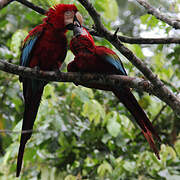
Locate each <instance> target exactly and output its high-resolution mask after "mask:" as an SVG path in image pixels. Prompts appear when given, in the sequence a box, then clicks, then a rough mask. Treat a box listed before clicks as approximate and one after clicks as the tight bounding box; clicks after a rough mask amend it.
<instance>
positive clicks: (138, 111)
mask: <svg viewBox="0 0 180 180" xmlns="http://www.w3.org/2000/svg"><path fill="white" fill-rule="evenodd" d="M113 93H114V94H115V95H116V96H117V97H118V99H119V100H120V101H121V102H122V103H123V104H124V105H125V107H126V108H127V109H128V110H129V111H130V112H131V114H132V115H133V116H134V118H135V120H136V122H137V124H138V125H139V126H140V128H141V130H142V132H143V134H144V136H145V138H146V140H147V141H148V143H149V145H150V147H151V149H152V150H153V151H154V153H155V154H156V156H157V158H158V159H160V156H159V152H158V149H157V148H156V145H155V142H154V139H153V135H154V136H155V137H156V139H157V140H159V141H160V137H159V136H158V134H157V132H156V131H155V129H154V127H153V125H152V123H151V122H150V120H149V119H148V117H147V116H146V114H145V112H144V111H143V109H142V108H141V107H140V105H139V104H138V102H137V100H136V98H135V97H134V95H133V94H132V93H131V91H130V89H129V88H126V89H120V90H113Z"/></svg>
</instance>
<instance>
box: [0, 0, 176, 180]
mask: <svg viewBox="0 0 180 180" xmlns="http://www.w3.org/2000/svg"><path fill="white" fill-rule="evenodd" d="M32 2H33V3H35V4H36V5H39V6H41V7H43V8H44V9H48V8H49V7H50V6H52V5H54V4H56V3H74V4H76V6H77V7H78V9H79V11H80V13H81V14H83V17H84V24H85V25H86V26H87V27H89V28H91V27H92V25H93V21H92V19H91V18H90V16H89V15H88V13H87V11H86V10H85V9H84V8H83V7H82V6H81V5H80V3H78V1H75V0H71V1H70V0H63V1H61V0H32ZM91 2H92V3H93V5H94V6H95V8H96V9H97V11H98V12H99V13H100V14H101V17H102V21H103V23H104V24H105V26H106V27H107V28H108V29H109V30H110V31H112V32H114V31H115V30H116V28H117V27H120V33H119V34H121V35H126V36H134V37H171V36H173V37H179V35H180V31H177V30H176V31H175V30H174V29H172V28H171V27H170V26H168V25H166V24H165V23H163V22H161V21H159V20H158V19H156V18H155V17H153V16H151V15H147V14H146V12H145V11H144V9H143V8H142V7H141V6H140V5H139V4H138V3H137V2H136V1H132V0H128V1H124V0H117V1H116V0H92V1H91ZM149 2H150V3H151V4H152V5H153V6H154V7H156V8H160V10H161V12H163V13H165V15H166V16H169V15H170V16H172V17H176V16H179V15H180V6H179V3H180V1H179V0H171V1H168V0H156V1H153V0H151V1H149ZM43 17H44V16H42V15H40V14H37V13H36V12H34V11H32V10H30V9H28V8H27V7H25V6H23V5H21V4H19V3H17V2H13V3H11V4H10V5H9V6H7V7H6V8H4V9H2V10H0V59H3V60H7V61H8V62H11V63H14V64H19V56H20V47H21V44H22V41H23V39H24V38H25V36H26V35H27V34H28V31H29V30H31V29H32V28H33V27H35V26H36V25H37V24H39V23H41V22H42V19H43ZM71 37H72V32H68V40H70V39H71ZM94 39H95V42H96V44H97V45H105V46H107V47H109V48H112V49H113V50H114V51H115V52H117V50H116V49H114V47H113V46H112V45H111V44H110V43H109V42H108V41H107V40H105V39H102V38H98V37H94ZM125 45H126V46H127V47H128V48H130V49H131V50H132V51H133V52H134V53H135V54H136V55H137V56H138V57H139V58H141V59H142V60H143V61H144V62H145V63H146V64H147V66H148V67H149V68H150V69H151V70H152V71H153V72H154V73H156V74H158V76H159V78H160V79H161V80H162V81H163V82H164V83H165V84H166V85H167V87H168V88H169V89H170V90H171V91H173V92H174V93H175V94H178V93H179V90H180V80H179V79H180V71H179V68H180V45H177V44H171V45H145V44H144V45H130V44H125ZM117 54H118V55H119V56H120V57H121V59H122V61H123V63H124V66H125V68H126V70H127V72H128V74H129V75H130V76H137V77H143V76H142V74H141V73H140V72H139V71H138V70H137V69H136V68H135V67H133V66H132V64H131V63H129V62H128V60H127V59H125V58H124V57H123V56H122V55H121V54H120V53H119V52H117ZM71 60H73V55H72V53H71V52H70V51H68V54H67V57H66V60H65V63H64V65H63V68H62V70H63V71H64V72H66V65H67V64H68V63H69V62H70V61H71ZM133 93H134V94H135V96H136V97H137V99H138V101H139V103H140V104H141V106H142V107H143V109H144V110H145V111H146V112H147V114H148V116H149V118H150V119H151V120H152V122H153V125H154V126H155V127H156V129H157V131H158V133H159V134H160V136H161V139H162V145H161V146H160V149H161V150H160V156H161V160H160V161H158V160H157V159H156V157H155V155H154V154H153V153H152V151H151V150H150V147H149V145H148V143H147V142H146V140H145V138H144V137H143V135H142V134H141V132H140V130H139V128H138V127H137V126H136V125H134V124H133V123H132V122H131V121H130V120H133V117H132V116H131V114H130V113H129V112H128V111H127V110H126V109H125V107H123V106H122V104H120V103H119V102H118V100H117V99H116V98H115V97H114V96H113V95H112V93H111V92H103V91H100V90H94V89H88V88H85V87H82V86H78V87H77V86H75V85H73V83H54V82H53V83H49V84H48V85H47V86H46V88H45V92H44V95H43V98H42V102H41V105H40V108H39V112H38V116H37V118H36V122H35V126H34V130H35V132H34V134H33V136H32V138H31V139H30V141H29V143H28V144H27V146H26V151H25V155H24V165H23V169H22V172H21V178H20V179H23V180H36V179H42V180H59V179H65V180H81V179H90V180H104V179H106V180H120V179H122V180H124V179H128V180H129V179H132V180H133V179H138V180H149V179H158V180H165V179H167V180H178V179H180V158H179V157H180V117H178V116H177V115H176V114H175V113H174V112H173V111H172V110H171V109H170V108H169V107H168V106H166V104H165V103H163V102H161V101H160V100H159V99H158V98H156V97H154V96H149V94H147V93H142V92H138V91H133ZM23 109H24V107H23V96H22V86H21V84H20V83H19V81H18V76H15V75H11V74H7V73H4V72H2V71H1V72H0V129H1V131H3V130H10V131H9V132H6V133H5V132H1V133H0V179H2V180H6V179H7V180H11V179H12V180H14V179H15V170H16V159H17V151H18V147H19V139H20V133H19V131H20V130H21V123H22V116H23ZM11 131H13V132H11Z"/></svg>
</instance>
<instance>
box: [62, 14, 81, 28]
mask: <svg viewBox="0 0 180 180" xmlns="http://www.w3.org/2000/svg"><path fill="white" fill-rule="evenodd" d="M82 23H83V18H82V16H81V14H80V13H79V12H76V14H74V16H73V17H69V18H66V17H65V26H66V29H69V30H73V27H74V26H75V25H76V26H79V27H81V25H82Z"/></svg>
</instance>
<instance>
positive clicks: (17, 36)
mask: <svg viewBox="0 0 180 180" xmlns="http://www.w3.org/2000/svg"><path fill="white" fill-rule="evenodd" d="M27 34H28V33H27V31H24V30H21V29H20V30H18V31H16V32H15V33H14V34H13V36H12V39H11V45H10V49H11V51H13V52H15V53H16V54H17V56H18V55H19V54H20V48H21V45H22V42H23V40H24V38H25V37H26V36H27Z"/></svg>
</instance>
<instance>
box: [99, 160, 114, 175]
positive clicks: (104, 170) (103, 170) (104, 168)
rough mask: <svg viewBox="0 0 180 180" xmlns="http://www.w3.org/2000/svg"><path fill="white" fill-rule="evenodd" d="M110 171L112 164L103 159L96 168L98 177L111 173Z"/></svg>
mask: <svg viewBox="0 0 180 180" xmlns="http://www.w3.org/2000/svg"><path fill="white" fill-rule="evenodd" d="M112 171H113V169H112V166H111V165H110V164H109V163H108V162H106V161H104V162H103V164H101V165H100V166H99V167H98V169H97V173H98V175H99V176H100V177H104V176H105V175H106V174H111V173H112Z"/></svg>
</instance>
